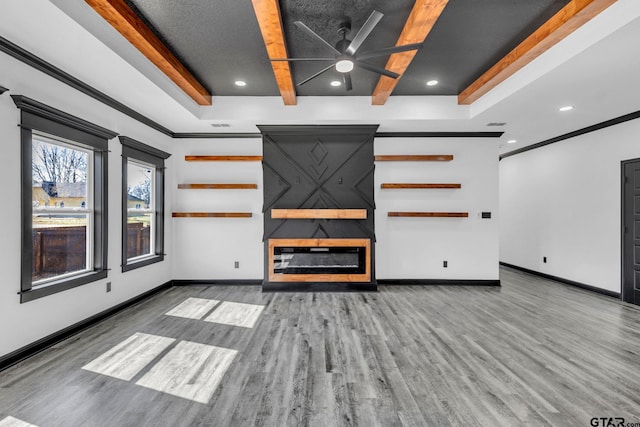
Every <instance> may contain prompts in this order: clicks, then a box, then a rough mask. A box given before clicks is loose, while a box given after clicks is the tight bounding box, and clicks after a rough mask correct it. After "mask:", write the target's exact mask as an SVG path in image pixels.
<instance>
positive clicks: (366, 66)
mask: <svg viewBox="0 0 640 427" xmlns="http://www.w3.org/2000/svg"><path fill="white" fill-rule="evenodd" d="M356 64H358V65H359V66H360V67H362V68H364V69H365V70H369V71H373V72H374V73H378V74H382V75H383V76H387V77H391V78H392V79H397V78H398V77H400V74H398V73H394V72H393V71H389V70H385V69H384V68H382V67H378V66H376V65H371V64H368V63H366V62H362V61H356Z"/></svg>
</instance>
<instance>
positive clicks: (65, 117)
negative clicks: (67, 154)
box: [11, 95, 118, 303]
mask: <svg viewBox="0 0 640 427" xmlns="http://www.w3.org/2000/svg"><path fill="white" fill-rule="evenodd" d="M11 98H12V99H13V101H14V103H15V105H16V107H18V108H19V109H20V127H21V131H20V145H21V197H22V200H21V230H22V238H21V252H22V255H21V275H20V276H21V279H20V292H19V294H20V303H25V302H28V301H32V300H35V299H38V298H42V297H45V296H48V295H52V294H55V293H58V292H62V291H66V290H68V289H72V288H75V287H77V286H81V285H85V284H87V283H91V282H95V281H97V280H100V279H104V278H106V277H107V275H108V259H107V255H108V235H107V231H108V228H107V222H108V151H109V140H110V139H113V138H115V137H116V136H117V135H118V134H117V133H116V132H113V131H111V130H108V129H106V128H103V127H101V126H98V125H95V124H93V123H90V122H88V121H86V120H84V119H81V118H79V117H76V116H73V115H71V114H68V113H65V112H63V111H61V110H58V109H56V108H53V107H50V106H48V105H46V104H43V103H41V102H38V101H35V100H33V99H31V98H28V97H26V96H22V95H11ZM34 131H35V132H36V133H44V134H45V135H51V136H53V137H58V138H62V139H63V140H68V141H72V142H75V143H77V144H79V145H81V146H84V147H86V148H87V149H89V150H91V151H93V167H92V169H93V179H92V181H93V189H92V191H93V203H94V204H93V235H92V236H91V237H92V241H93V259H92V261H93V266H89V265H88V266H87V269H88V270H90V271H88V272H86V273H79V274H78V275H72V276H71V277H61V278H60V279H58V280H51V281H50V282H47V283H42V284H40V285H37V286H36V287H35V288H34V287H33V282H32V266H33V241H32V232H33V223H32V221H33V207H32V197H33V188H32V183H33V179H32V161H33V159H32V142H33V132H34Z"/></svg>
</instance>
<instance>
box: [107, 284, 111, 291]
mask: <svg viewBox="0 0 640 427" xmlns="http://www.w3.org/2000/svg"><path fill="white" fill-rule="evenodd" d="M107 292H111V282H107Z"/></svg>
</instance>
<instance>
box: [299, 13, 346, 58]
mask: <svg viewBox="0 0 640 427" xmlns="http://www.w3.org/2000/svg"><path fill="white" fill-rule="evenodd" d="M294 24H295V26H296V27H298V28H300V29H301V30H302V31H304V32H305V33H307V34H308V35H309V36H311V37H313V38H315V39H317V40H320V41H321V42H322V43H324V44H325V45H326V46H327V47H329V49H331V50H332V51H333V52H334V53H336V54H338V55H340V52H339V51H338V50H337V49H336V48H335V47H333V46H332V45H331V43H329V42H328V41H326V40H325V39H323V38H322V37H320V36H319V35H318V34H316V32H315V31H313V30H312V29H311V28H309V27H307V26H306V25H305V24H304V22H302V21H295V22H294Z"/></svg>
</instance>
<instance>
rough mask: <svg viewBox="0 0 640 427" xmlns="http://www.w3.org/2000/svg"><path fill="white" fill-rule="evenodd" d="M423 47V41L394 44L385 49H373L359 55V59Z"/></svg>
mask: <svg viewBox="0 0 640 427" xmlns="http://www.w3.org/2000/svg"><path fill="white" fill-rule="evenodd" d="M421 48H422V43H414V44H405V45H404V46H393V47H387V48H385V49H378V50H372V51H371V52H365V53H363V54H360V55H358V59H367V58H375V57H376V56H385V55H390V54H392V53H398V52H406V51H408V50H418V49H421Z"/></svg>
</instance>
